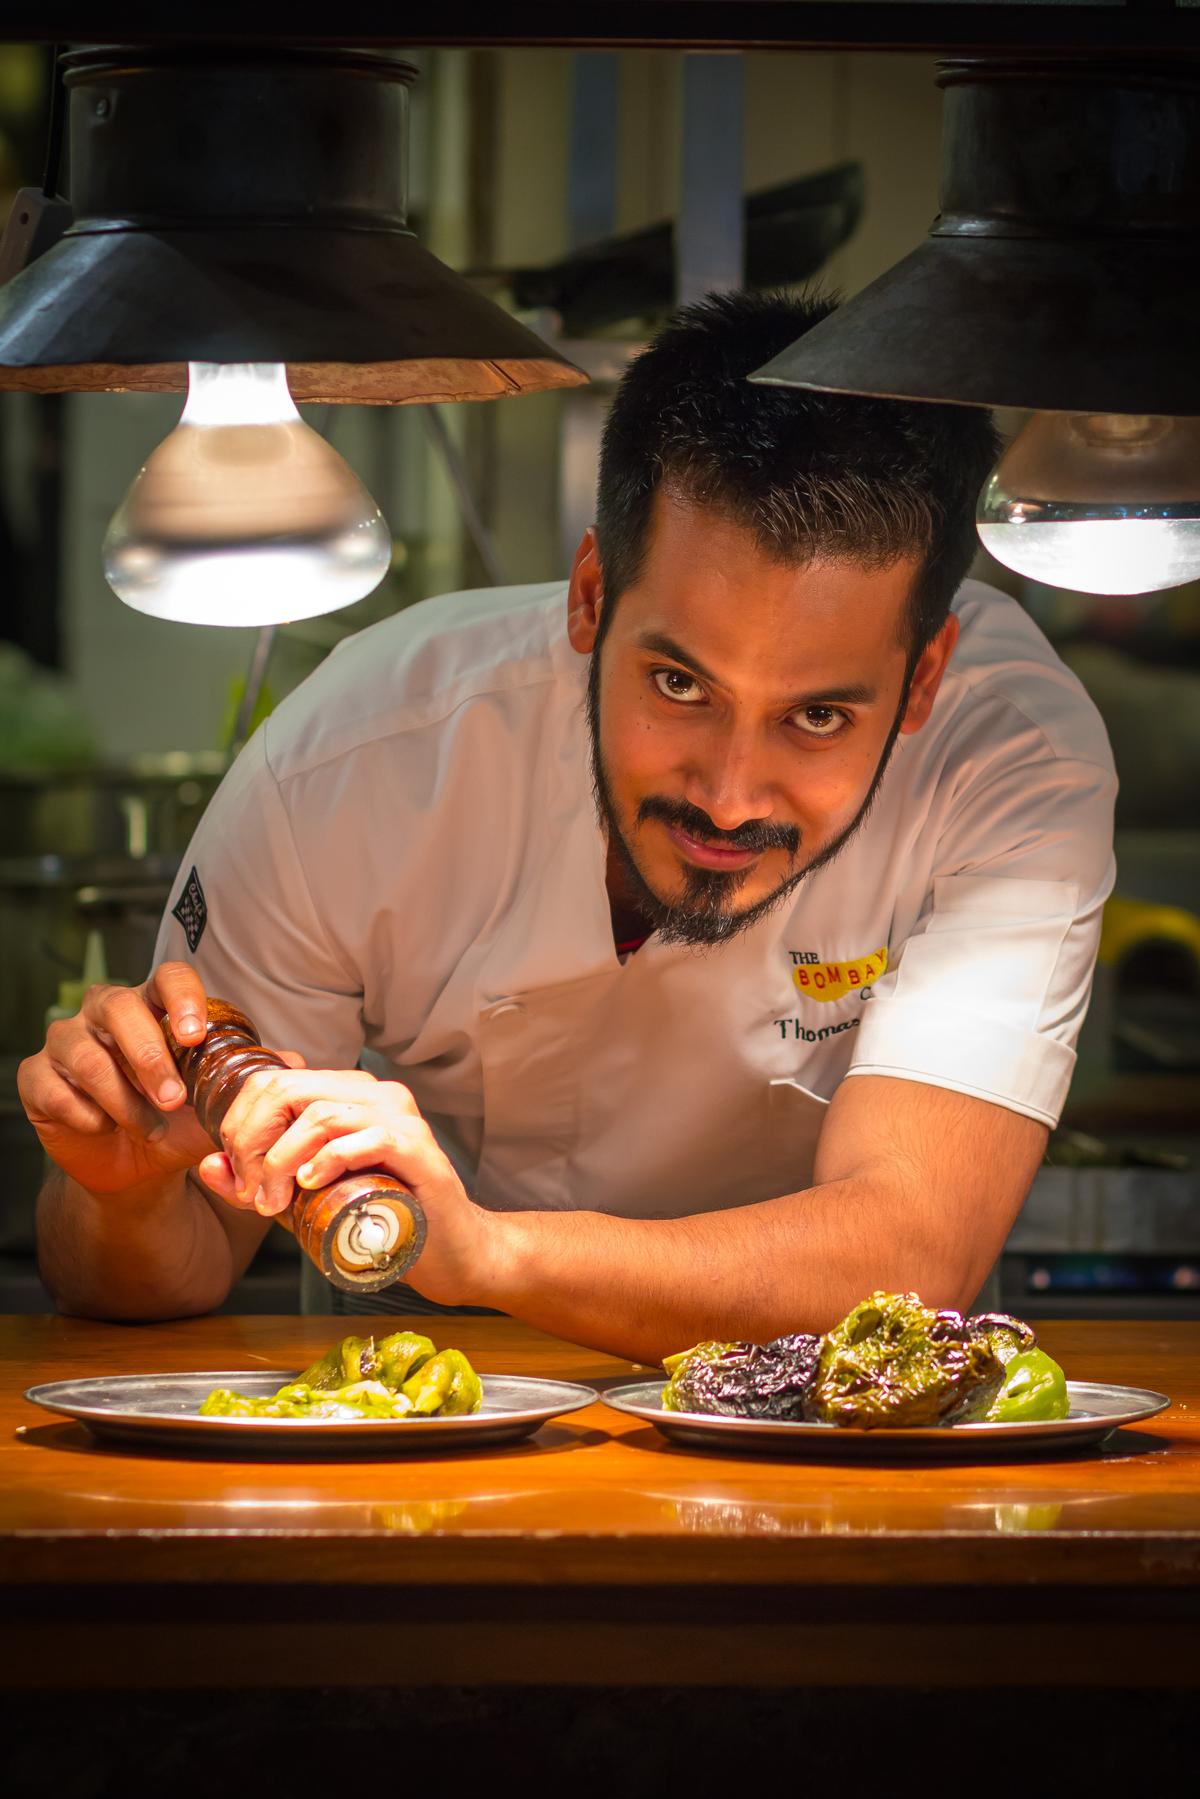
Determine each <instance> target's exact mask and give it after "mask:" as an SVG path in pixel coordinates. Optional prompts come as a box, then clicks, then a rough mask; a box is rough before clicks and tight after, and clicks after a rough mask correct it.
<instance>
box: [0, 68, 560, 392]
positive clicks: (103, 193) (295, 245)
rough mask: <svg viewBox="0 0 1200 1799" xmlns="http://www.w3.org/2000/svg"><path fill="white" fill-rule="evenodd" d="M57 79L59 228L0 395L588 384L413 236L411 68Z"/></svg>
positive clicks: (25, 291) (15, 327)
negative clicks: (65, 138) (227, 386)
mask: <svg viewBox="0 0 1200 1799" xmlns="http://www.w3.org/2000/svg"><path fill="white" fill-rule="evenodd" d="M64 64H65V84H66V87H67V91H68V93H69V97H70V115H69V116H70V145H71V150H70V165H71V173H70V189H71V196H70V197H71V202H72V211H73V215H74V222H73V224H72V225H71V227H70V229H69V230H68V231H67V232H66V234H65V235H64V236H63V237H62V238H61V239H60V240H59V241H58V243H57V244H55V245H54V246H53V247H52V248H51V249H49V250H47V251H46V252H45V253H44V254H43V255H42V256H40V257H38V258H37V260H36V261H34V262H33V263H31V264H30V266H29V267H28V268H26V269H24V270H23V271H22V272H21V273H20V274H18V275H16V276H14V278H13V279H12V280H11V281H9V282H7V283H6V284H5V285H4V286H3V287H0V389H5V388H9V389H11V388H22V389H25V390H33V391H36V392H54V391H60V390H62V391H65V390H71V391H96V390H108V391H122V390H130V389H136V390H141V391H155V392H167V391H175V390H179V391H184V390H186V387H187V364H188V363H189V362H282V363H286V364H287V367H288V380H289V385H290V387H291V391H292V395H293V397H294V398H295V399H297V400H301V401H359V402H368V403H373V404H383V405H387V404H396V403H400V402H405V401H437V400H482V399H494V398H498V397H500V396H502V395H504V394H517V393H531V392H537V391H539V390H542V389H546V388H556V387H573V386H577V385H579V384H581V383H582V382H584V381H585V380H586V377H585V376H584V375H583V374H582V372H581V371H580V370H578V369H576V368H575V367H574V366H573V365H572V364H571V363H569V362H567V361H566V360H565V359H564V358H563V357H562V356H560V355H558V354H557V352H556V351H554V350H553V349H551V348H550V346H549V345H547V344H545V343H543V342H542V340H541V339H540V338H538V337H536V336H535V335H534V334H533V333H532V332H531V331H528V330H527V329H526V328H525V327H524V326H523V325H521V324H520V323H518V321H517V320H515V319H513V318H511V317H510V316H509V315H508V314H507V313H506V312H504V311H503V310H502V309H501V308H500V307H498V306H496V305H494V304H493V303H492V302H491V301H490V300H488V299H487V298H486V297H484V296H483V295H481V294H479V293H477V292H476V291H475V290H474V289H473V288H472V287H471V286H470V285H469V284H468V283H467V282H466V281H464V280H463V279H462V278H461V277H460V276H459V275H457V274H455V273H454V272H453V270H451V269H448V268H447V267H446V266H445V265H444V264H443V263H441V262H439V261H438V260H437V258H436V257H434V256H432V255H431V254H430V253H429V252H428V251H427V250H424V249H423V248H422V247H421V245H420V244H419V243H418V242H417V240H416V238H415V237H414V236H413V235H412V233H411V232H410V231H409V230H408V228H407V224H406V191H405V177H406V157H407V129H406V127H407V103H408V86H409V84H410V82H411V81H412V79H413V76H414V73H415V71H414V70H413V69H412V68H411V67H409V66H408V65H406V64H404V63H400V62H397V61H396V60H395V59H394V58H392V57H389V56H384V55H377V54H372V53H359V52H349V51H346V52H329V51H315V52H312V53H306V52H304V51H297V50H290V51H281V52H271V53H269V54H263V55H256V54H255V53H254V52H253V51H240V50H239V51H236V52H229V53H228V54H226V53H224V52H220V53H218V52H209V51H207V50H202V49H198V48H196V47H191V48H189V49H188V50H187V51H186V52H185V51H176V52H172V51H164V52H158V51H155V52H153V53H149V52H143V51H140V50H132V51H130V50H126V49H112V48H104V49H87V50H81V51H75V52H72V53H71V54H70V55H68V56H67V57H66V58H65V59H64Z"/></svg>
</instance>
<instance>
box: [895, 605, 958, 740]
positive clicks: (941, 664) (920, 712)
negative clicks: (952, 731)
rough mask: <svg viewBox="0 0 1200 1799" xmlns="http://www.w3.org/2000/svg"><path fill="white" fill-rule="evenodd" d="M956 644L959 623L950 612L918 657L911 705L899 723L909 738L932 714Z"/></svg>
mask: <svg viewBox="0 0 1200 1799" xmlns="http://www.w3.org/2000/svg"><path fill="white" fill-rule="evenodd" d="M957 642H958V620H957V619H956V618H955V616H954V614H953V613H951V614H950V616H949V618H948V619H947V620H946V622H945V624H944V625H943V626H942V628H941V630H940V631H939V632H938V634H937V636H936V637H935V638H934V639H933V641H932V642H931V643H929V644H927V645H926V647H925V648H924V649H923V650H922V651H921V654H920V656H919V657H918V658H917V666H916V668H915V669H914V670H913V678H912V685H911V686H910V687H909V690H908V704H907V705H906V706H905V708H904V717H903V718H902V719H901V721H900V729H901V731H902V732H903V733H904V735H905V736H906V737H907V736H911V734H912V733H913V732H914V731H919V730H920V729H921V726H922V725H923V724H925V722H926V721H927V719H928V718H929V714H930V713H931V712H932V711H933V702H934V700H936V699H937V695H938V688H939V687H940V686H941V684H942V676H943V675H944V674H945V672H946V669H947V666H948V664H949V661H950V658H951V656H952V655H953V654H954V646H955V644H956V643H957Z"/></svg>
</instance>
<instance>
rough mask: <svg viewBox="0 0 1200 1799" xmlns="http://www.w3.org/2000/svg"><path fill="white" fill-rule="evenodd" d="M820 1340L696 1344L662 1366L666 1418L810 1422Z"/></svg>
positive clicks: (801, 1338) (794, 1339)
mask: <svg viewBox="0 0 1200 1799" xmlns="http://www.w3.org/2000/svg"><path fill="white" fill-rule="evenodd" d="M820 1350H821V1339H820V1337H809V1336H804V1335H802V1334H801V1335H796V1336H791V1337H776V1339H775V1341H774V1342H773V1343H765V1344H762V1343H698V1344H697V1345H696V1347H695V1348H694V1349H689V1350H685V1351H684V1352H683V1354H682V1355H674V1356H668V1357H667V1360H666V1361H665V1363H664V1364H663V1366H664V1367H665V1368H666V1370H667V1373H668V1374H669V1375H670V1377H671V1378H670V1380H669V1381H668V1382H667V1385H666V1387H665V1388H664V1389H663V1399H662V1402H663V1405H664V1407H665V1408H666V1410H667V1411H668V1412H716V1413H719V1414H721V1415H722V1416H724V1417H728V1418H787V1419H793V1420H799V1419H803V1418H805V1417H806V1416H807V1409H806V1408H807V1401H808V1393H809V1389H810V1388H811V1386H812V1383H813V1376H814V1375H815V1373H816V1369H817V1358H818V1356H819V1354H820Z"/></svg>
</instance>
